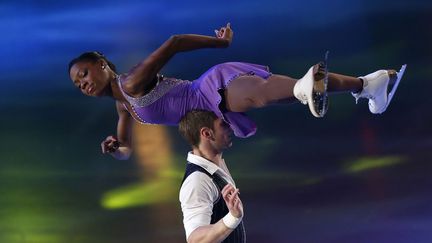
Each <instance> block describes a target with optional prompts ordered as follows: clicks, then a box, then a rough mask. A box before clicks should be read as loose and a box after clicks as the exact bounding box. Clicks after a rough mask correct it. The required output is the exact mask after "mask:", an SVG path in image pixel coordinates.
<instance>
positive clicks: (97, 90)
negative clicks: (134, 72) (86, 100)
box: [69, 60, 109, 97]
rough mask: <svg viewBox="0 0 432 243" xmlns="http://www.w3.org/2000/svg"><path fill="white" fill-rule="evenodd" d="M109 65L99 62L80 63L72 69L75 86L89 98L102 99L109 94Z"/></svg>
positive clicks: (71, 76) (71, 75) (71, 73)
mask: <svg viewBox="0 0 432 243" xmlns="http://www.w3.org/2000/svg"><path fill="white" fill-rule="evenodd" d="M108 68H109V67H108V65H107V64H106V63H105V62H104V61H103V60H99V61H96V62H91V61H80V62H77V63H75V64H74V65H73V66H72V68H71V69H70V73H69V75H70V78H71V79H72V82H73V83H74V85H75V86H76V87H77V88H78V89H80V90H81V92H82V93H83V94H85V95H87V96H95V97H100V96H104V95H105V94H107V89H108V87H109V85H108V84H109V72H108V71H107V69H108Z"/></svg>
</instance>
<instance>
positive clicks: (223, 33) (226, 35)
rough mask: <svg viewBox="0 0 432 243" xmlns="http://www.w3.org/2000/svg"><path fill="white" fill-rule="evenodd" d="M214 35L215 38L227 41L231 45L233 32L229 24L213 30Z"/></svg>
mask: <svg viewBox="0 0 432 243" xmlns="http://www.w3.org/2000/svg"><path fill="white" fill-rule="evenodd" d="M215 34H216V37H217V38H220V39H224V40H227V41H228V43H229V44H231V42H232V38H233V35H234V32H233V31H232V29H231V24H230V23H228V24H227V25H226V26H225V27H222V28H220V29H219V30H215Z"/></svg>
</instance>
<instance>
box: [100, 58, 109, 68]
mask: <svg viewBox="0 0 432 243" xmlns="http://www.w3.org/2000/svg"><path fill="white" fill-rule="evenodd" d="M98 63H99V65H100V67H101V68H102V70H105V68H106V67H107V66H108V64H107V63H106V61H105V60H103V59H99V61H98Z"/></svg>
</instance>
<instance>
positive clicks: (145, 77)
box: [124, 23, 233, 97]
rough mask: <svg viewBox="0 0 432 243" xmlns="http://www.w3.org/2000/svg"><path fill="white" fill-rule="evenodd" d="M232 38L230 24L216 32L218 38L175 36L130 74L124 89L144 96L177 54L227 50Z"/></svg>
mask: <svg viewBox="0 0 432 243" xmlns="http://www.w3.org/2000/svg"><path fill="white" fill-rule="evenodd" d="M232 37H233V32H232V30H231V27H230V24H229V23H228V24H227V26H225V27H222V28H221V29H220V30H219V31H216V37H212V36H204V35H194V34H182V35H173V36H171V37H170V38H169V39H168V40H167V41H165V43H163V44H162V46H160V47H159V48H158V49H156V50H155V51H154V52H153V53H152V54H150V56H148V57H147V58H146V59H145V60H144V61H142V62H141V63H139V64H138V66H137V67H136V68H135V69H134V71H133V73H130V76H129V78H128V80H127V82H126V83H125V84H124V89H125V90H126V92H128V93H129V94H131V95H132V96H138V97H139V96H142V95H144V92H145V88H146V86H147V85H148V84H149V83H150V82H151V81H152V80H154V78H155V77H156V75H157V74H158V72H159V71H160V70H161V69H162V67H163V66H164V65H165V64H166V63H167V62H168V61H169V60H170V59H171V58H172V57H173V56H174V55H175V54H176V53H178V52H185V51H192V50H196V49H202V48H225V47H228V46H229V45H230V44H231V41H232Z"/></svg>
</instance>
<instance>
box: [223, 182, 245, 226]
mask: <svg viewBox="0 0 432 243" xmlns="http://www.w3.org/2000/svg"><path fill="white" fill-rule="evenodd" d="M221 193H222V197H223V199H224V200H225V203H226V205H227V207H228V210H229V211H230V213H231V214H232V215H233V216H234V217H236V218H241V217H243V204H242V202H241V200H240V197H239V194H240V193H239V189H238V188H237V189H234V187H233V186H232V185H231V184H229V183H228V184H227V185H226V186H225V187H224V188H223V189H222V192H221Z"/></svg>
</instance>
